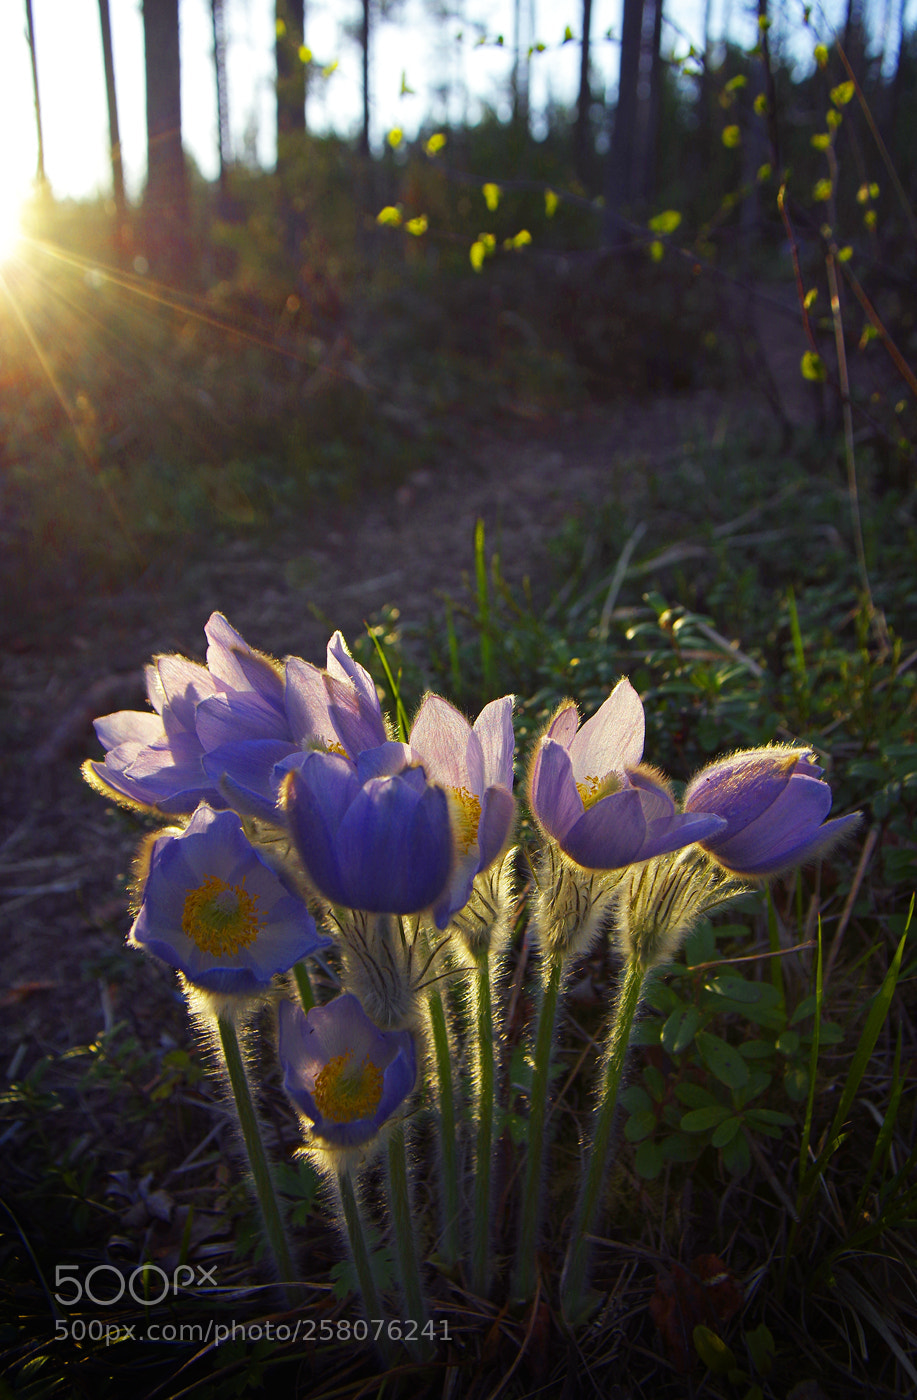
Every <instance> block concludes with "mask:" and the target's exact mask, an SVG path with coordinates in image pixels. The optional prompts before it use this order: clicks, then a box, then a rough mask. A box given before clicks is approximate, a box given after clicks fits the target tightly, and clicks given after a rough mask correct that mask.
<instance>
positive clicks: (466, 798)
mask: <svg viewBox="0 0 917 1400" xmlns="http://www.w3.org/2000/svg"><path fill="white" fill-rule="evenodd" d="M449 791H450V792H451V794H452V796H453V797H454V798H455V804H454V806H453V808H452V811H453V815H454V817H455V820H454V822H453V826H454V828H455V839H456V840H457V841H458V844H459V846H460V847H461V849H462V850H463V851H465V852H467V851H469V850H470V849H471V847H472V846H473V845H474V844H475V842H476V841H477V839H478V823H479V822H480V820H481V799H480V798H479V797H476V796H475V795H474V793H473V792H469V791H468V789H467V788H466V787H460V788H456V787H451V788H449Z"/></svg>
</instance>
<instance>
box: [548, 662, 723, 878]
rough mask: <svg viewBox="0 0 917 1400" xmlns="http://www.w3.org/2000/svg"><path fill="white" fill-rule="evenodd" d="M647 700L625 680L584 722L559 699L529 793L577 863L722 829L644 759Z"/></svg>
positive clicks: (591, 865) (649, 852) (639, 856)
mask: <svg viewBox="0 0 917 1400" xmlns="http://www.w3.org/2000/svg"><path fill="white" fill-rule="evenodd" d="M644 728H645V727H644V718H643V705H642V704H641V702H640V697H639V696H638V694H637V692H636V691H635V690H634V688H633V686H632V685H631V684H630V682H629V681H628V680H626V679H624V680H621V681H619V682H618V684H617V685H616V686H615V688H614V690H613V691H612V692H611V694H610V695H609V696H608V698H607V700H606V701H605V702H604V704H603V705H602V706H601V708H600V709H599V710H597V712H596V713H595V714H594V715H593V716H592V718H591V719H589V720H587V721H586V723H585V724H583V725H580V723H579V715H578V712H577V709H576V706H575V705H574V704H573V702H572V701H571V702H569V703H568V704H566V705H563V706H561V708H560V709H559V710H558V712H557V714H556V715H555V716H554V718H553V719H552V721H551V723H550V725H549V726H548V729H547V731H546V733H545V734H544V735H543V736H542V738H541V740H540V741H539V743H538V746H537V748H536V751H535V758H534V761H533V763H532V768H531V773H530V777H529V798H530V802H531V807H532V811H533V813H534V815H535V818H536V820H537V821H538V824H539V826H541V827H542V829H543V830H544V831H545V832H546V833H547V835H548V836H550V837H552V838H553V839H554V840H555V841H556V842H557V845H558V846H559V847H560V849H561V850H562V851H563V852H564V853H565V854H566V855H567V856H569V857H570V859H571V860H572V861H574V862H575V863H576V864H577V865H581V866H584V867H585V868H586V869H589V870H614V869H617V868H619V867H621V866H625V865H631V864H633V863H634V862H636V861H641V860H648V859H650V858H651V857H652V856H658V855H664V854H666V853H667V852H669V851H674V850H678V848H679V847H681V846H687V845H690V844H691V843H692V842H693V841H698V840H701V839H702V838H703V837H705V836H710V835H712V834H713V833H714V832H716V831H718V830H720V828H721V827H722V825H723V822H722V819H721V818H719V817H717V816H710V815H708V814H707V813H706V812H704V811H693V812H689V813H681V812H678V811H676V809H675V803H674V801H673V799H672V796H671V793H670V792H669V789H668V786H667V784H666V782H665V780H664V779H663V778H662V776H661V774H659V773H657V772H656V771H655V770H653V769H650V768H645V767H638V765H639V764H640V760H641V758H642V755H643V739H644Z"/></svg>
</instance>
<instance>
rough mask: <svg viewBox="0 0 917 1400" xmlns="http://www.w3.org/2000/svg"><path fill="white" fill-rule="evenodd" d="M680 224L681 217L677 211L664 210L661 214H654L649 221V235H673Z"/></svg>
mask: <svg viewBox="0 0 917 1400" xmlns="http://www.w3.org/2000/svg"><path fill="white" fill-rule="evenodd" d="M680 223H681V215H680V214H679V212H678V210H677V209H665V210H663V212H662V213H661V214H654V215H653V217H652V218H651V219H650V222H649V228H650V232H651V233H658V234H662V235H663V236H665V235H666V234H668V233H674V232H675V230H676V229H677V228H678V226H679V224H680Z"/></svg>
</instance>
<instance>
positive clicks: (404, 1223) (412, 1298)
mask: <svg viewBox="0 0 917 1400" xmlns="http://www.w3.org/2000/svg"><path fill="white" fill-rule="evenodd" d="M388 1188H389V1204H390V1206H391V1212H392V1232H393V1234H394V1239H395V1258H396V1260H397V1264H398V1274H399V1277H400V1280H401V1292H402V1296H403V1298H404V1309H405V1312H404V1316H405V1318H406V1319H407V1320H409V1321H411V1322H414V1323H416V1325H417V1335H418V1340H417V1341H416V1342H415V1343H414V1347H413V1349H414V1350H415V1351H417V1352H418V1353H420V1354H423V1353H424V1351H425V1347H424V1343H423V1341H422V1340H420V1338H421V1337H422V1333H423V1329H424V1327H425V1326H426V1324H427V1318H428V1314H427V1305H426V1302H425V1301H424V1296H423V1286H422V1284H421V1282H420V1265H419V1262H418V1259H417V1246H416V1243H415V1239H414V1220H413V1215H412V1212H411V1188H410V1182H409V1179H408V1154H407V1145H406V1143H405V1135H404V1123H403V1122H401V1123H396V1124H395V1126H394V1127H393V1129H392V1132H391V1135H390V1137H389V1140H388Z"/></svg>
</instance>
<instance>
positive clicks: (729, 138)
mask: <svg viewBox="0 0 917 1400" xmlns="http://www.w3.org/2000/svg"><path fill="white" fill-rule="evenodd" d="M722 141H723V145H724V146H728V147H729V148H730V149H731V148H732V147H733V146H740V145H741V144H742V133H741V131H740V130H739V128H738V127H737V126H727V127H724V128H723V136H722Z"/></svg>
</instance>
